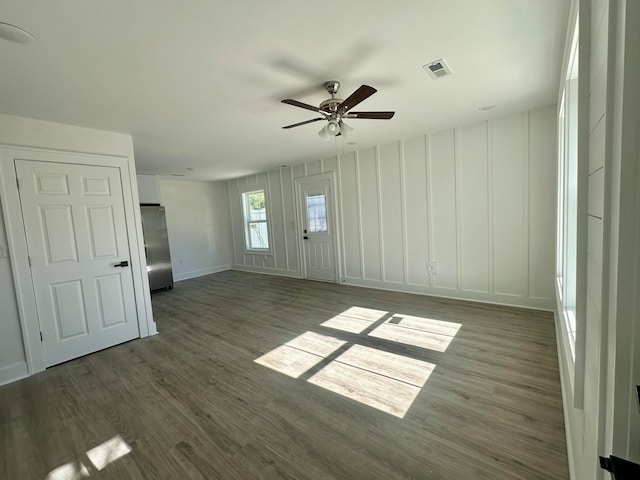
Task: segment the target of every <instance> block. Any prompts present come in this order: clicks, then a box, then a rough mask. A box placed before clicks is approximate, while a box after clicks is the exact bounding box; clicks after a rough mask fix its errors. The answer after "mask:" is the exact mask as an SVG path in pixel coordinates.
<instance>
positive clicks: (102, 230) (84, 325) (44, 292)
mask: <svg viewBox="0 0 640 480" xmlns="http://www.w3.org/2000/svg"><path fill="white" fill-rule="evenodd" d="M15 163H16V172H17V175H18V180H19V184H20V202H21V206H22V215H23V218H24V226H25V232H26V237H27V247H28V250H29V257H30V262H31V275H32V278H33V286H34V291H35V292H34V293H35V300H36V305H37V310H38V319H39V322H40V331H41V336H42V342H43V346H44V356H45V365H46V366H51V365H55V364H57V363H61V362H65V361H67V360H70V359H72V358H76V357H79V356H82V355H86V354H88V353H92V352H95V351H97V350H101V349H103V348H107V347H110V346H113V345H116V344H118V343H122V342H125V341H128V340H132V339H134V338H137V337H139V336H140V335H139V330H138V318H137V313H136V306H135V293H134V286H133V277H132V272H131V268H130V267H129V264H128V262H129V260H130V255H129V246H128V233H127V225H126V219H125V209H124V200H123V194H122V183H121V177H120V169H119V168H116V167H101V166H90V165H76V164H67V163H55V162H43V161H36V160H16V162H15Z"/></svg>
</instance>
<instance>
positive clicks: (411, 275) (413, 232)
mask: <svg viewBox="0 0 640 480" xmlns="http://www.w3.org/2000/svg"><path fill="white" fill-rule="evenodd" d="M403 154H404V157H403V162H402V163H403V168H404V173H403V177H404V189H403V195H404V206H405V215H404V219H405V232H406V237H405V245H404V248H405V256H406V262H407V272H406V275H407V278H406V280H407V285H408V286H410V287H418V288H420V287H422V288H424V287H428V286H429V284H430V283H429V281H430V279H429V275H428V274H427V262H428V261H429V258H430V257H429V225H428V215H427V212H428V210H429V208H428V207H429V204H428V202H427V196H428V191H427V137H426V136H420V137H417V138H412V139H410V140H405V141H404V142H403Z"/></svg>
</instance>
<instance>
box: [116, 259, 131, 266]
mask: <svg viewBox="0 0 640 480" xmlns="http://www.w3.org/2000/svg"><path fill="white" fill-rule="evenodd" d="M113 266H114V267H128V266H129V262H128V261H127V260H123V261H122V262H120V263H114V264H113Z"/></svg>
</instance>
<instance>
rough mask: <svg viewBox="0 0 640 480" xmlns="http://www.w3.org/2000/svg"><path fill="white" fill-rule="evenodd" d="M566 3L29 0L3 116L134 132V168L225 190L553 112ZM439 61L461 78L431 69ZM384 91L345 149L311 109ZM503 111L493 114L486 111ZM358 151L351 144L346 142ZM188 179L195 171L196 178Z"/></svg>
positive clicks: (0, 83) (13, 50)
mask: <svg viewBox="0 0 640 480" xmlns="http://www.w3.org/2000/svg"><path fill="white" fill-rule="evenodd" d="M568 5H569V1H568V0H481V1H480V0H466V1H465V0H396V1H393V2H392V1H389V0H341V1H337V0H322V1H315V2H311V1H302V0H269V1H266V0H235V1H226V2H222V1H214V0H188V1H184V0H183V1H179V0H109V1H104V0H82V1H80V0H56V1H43V0H20V1H12V2H3V3H2V4H0V22H6V23H11V24H14V25H17V26H19V27H21V28H24V29H25V30H28V31H29V32H31V33H32V34H33V35H34V36H35V37H36V39H37V42H36V43H35V44H33V45H19V44H12V43H8V42H6V41H0V59H1V60H0V62H1V69H2V73H1V74H0V92H1V94H0V113H6V114H12V115H20V116H24V117H30V118H37V119H42V120H50V121H55V122H61V123H68V124H72V125H82V126H86V127H92V128H98V129H103V130H111V131H117V132H126V133H130V134H132V135H133V140H134V148H135V155H136V163H137V166H138V171H139V172H143V173H158V174H165V175H166V174H171V173H177V174H185V175H186V177H185V178H190V177H191V178H193V177H196V178H207V179H223V178H232V177H235V176H240V175H245V174H248V173H254V172H258V171H263V170H265V169H267V168H270V167H276V166H280V165H283V164H295V163H299V162H301V161H305V160H309V159H317V158H321V157H328V156H333V155H335V153H336V149H337V150H338V151H343V149H344V151H350V150H354V149H362V148H366V147H369V146H372V145H376V144H381V143H385V142H388V141H393V140H398V139H402V138H409V137H412V136H415V135H418V134H421V133H425V132H428V131H433V130H435V129H439V128H446V127H450V126H453V125H458V124H463V123H468V122H473V121H476V120H480V119H483V118H488V117H495V116H500V115H504V114H506V113H509V112H514V111H522V110H526V109H528V108H531V107H536V106H541V105H548V104H551V103H553V102H555V101H556V97H557V90H558V79H559V75H560V74H559V72H560V64H561V57H562V50H563V47H564V38H565V30H566V22H567V15H568ZM443 57H444V58H445V59H446V60H447V62H448V63H449V65H450V66H451V68H452V70H453V72H454V75H453V76H451V77H445V78H442V79H439V80H436V81H434V80H432V79H431V78H430V77H429V76H428V75H427V74H426V73H425V71H424V70H423V69H422V65H424V64H426V63H428V62H430V61H433V60H437V59H440V58H443ZM332 79H336V80H339V81H341V82H342V88H341V90H340V94H339V95H338V96H339V97H341V98H346V97H347V96H348V95H349V94H350V93H351V92H353V91H354V90H355V89H356V88H357V87H359V86H360V85H361V84H363V83H365V84H368V85H371V86H373V87H375V88H377V89H378V92H377V93H376V94H375V95H373V96H372V97H370V98H369V99H367V100H365V101H364V102H363V103H362V104H360V105H359V106H358V107H357V110H364V111H371V110H395V111H396V116H395V117H394V118H393V119H392V120H362V119H360V120H350V121H349V124H350V125H351V126H352V127H354V128H355V131H354V132H353V134H352V135H350V136H349V138H348V139H346V140H345V143H344V144H343V142H342V139H341V138H338V141H337V142H333V141H330V142H325V141H323V140H322V139H321V138H320V137H319V136H318V135H317V131H318V130H319V129H320V127H321V126H322V123H321V122H317V123H313V124H310V125H305V126H301V127H298V128H294V129H290V130H283V129H282V128H281V127H282V126H284V125H287V124H291V123H296V122H300V121H304V120H308V119H311V118H314V116H315V115H314V113H313V112H310V111H307V110H303V109H300V108H296V107H292V106H289V105H285V104H282V103H280V100H281V99H283V98H294V99H296V100H300V101H302V102H305V103H310V104H314V105H317V104H319V103H320V102H321V101H322V100H324V99H325V98H327V97H328V95H327V94H326V92H325V91H324V89H323V87H322V84H323V82H324V81H325V80H332ZM490 104H496V105H497V108H496V109H495V110H493V111H490V112H482V111H479V110H478V107H481V106H484V105H490ZM347 141H348V142H355V143H356V144H355V145H347V144H346V142H347ZM186 168H192V169H193V170H192V171H188V170H186Z"/></svg>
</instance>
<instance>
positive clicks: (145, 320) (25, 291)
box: [0, 144, 157, 375]
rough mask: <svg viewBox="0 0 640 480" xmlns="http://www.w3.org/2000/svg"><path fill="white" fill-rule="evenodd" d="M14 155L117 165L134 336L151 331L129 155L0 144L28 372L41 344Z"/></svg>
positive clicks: (2, 193) (34, 367)
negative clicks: (134, 318)
mask: <svg viewBox="0 0 640 480" xmlns="http://www.w3.org/2000/svg"><path fill="white" fill-rule="evenodd" d="M15 160H39V161H43V162H56V163H69V164H80V165H95V166H103V167H116V168H118V169H119V170H120V178H121V179H122V192H123V197H124V198H123V200H124V208H125V219H126V225H127V232H128V246H129V252H130V255H131V259H130V261H131V271H132V274H133V285H134V295H135V304H136V313H137V317H138V328H139V331H140V337H147V336H149V335H154V334H156V333H157V330H156V325H155V322H154V321H153V314H152V311H151V295H150V293H149V279H148V277H147V272H146V260H145V257H144V242H143V240H142V224H141V221H140V213H139V209H137V208H136V207H137V203H138V190H137V185H136V183H135V166H134V164H133V159H132V158H130V157H126V156H114V155H101V154H87V153H76V152H66V151H60V150H47V149H41V148H26V147H16V146H13V145H2V144H0V187H2V188H0V200H1V202H2V211H3V214H4V219H5V226H6V233H7V243H8V247H9V253H10V258H11V270H12V273H13V281H14V286H15V291H16V300H17V303H18V313H19V315H20V327H21V328H22V337H23V342H24V350H25V357H26V361H27V368H28V370H29V374H30V375H33V374H34V373H37V372H40V371H43V370H44V369H45V358H44V348H43V345H42V343H41V341H40V327H39V324H38V310H37V307H36V300H35V294H34V285H33V281H32V278H31V269H30V267H29V261H28V257H27V255H28V249H27V239H26V235H25V226H24V222H23V219H22V207H21V203H20V194H19V190H18V186H17V177H16V169H15Z"/></svg>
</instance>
